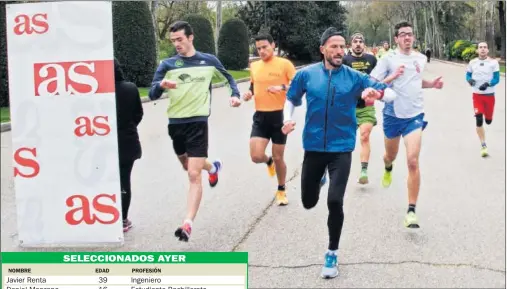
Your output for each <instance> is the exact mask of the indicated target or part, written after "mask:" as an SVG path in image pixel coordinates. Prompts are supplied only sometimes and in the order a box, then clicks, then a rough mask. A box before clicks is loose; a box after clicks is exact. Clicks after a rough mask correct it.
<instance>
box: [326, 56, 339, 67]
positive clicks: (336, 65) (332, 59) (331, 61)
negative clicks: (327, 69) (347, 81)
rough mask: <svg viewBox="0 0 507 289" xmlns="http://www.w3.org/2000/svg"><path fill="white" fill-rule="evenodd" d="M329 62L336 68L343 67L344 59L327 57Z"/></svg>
mask: <svg viewBox="0 0 507 289" xmlns="http://www.w3.org/2000/svg"><path fill="white" fill-rule="evenodd" d="M326 60H327V62H328V63H329V64H330V65H331V66H332V67H334V68H337V67H340V65H342V57H341V56H340V57H339V58H334V57H332V56H328V57H326ZM336 60H339V61H338V63H336Z"/></svg>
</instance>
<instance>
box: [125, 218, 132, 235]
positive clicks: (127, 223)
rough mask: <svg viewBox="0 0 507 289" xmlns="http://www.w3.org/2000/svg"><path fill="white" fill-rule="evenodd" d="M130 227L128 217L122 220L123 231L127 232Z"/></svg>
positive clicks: (130, 223)
mask: <svg viewBox="0 0 507 289" xmlns="http://www.w3.org/2000/svg"><path fill="white" fill-rule="evenodd" d="M132 227H133V225H132V222H131V221H130V220H129V219H125V220H123V233H126V232H128V231H129V230H130V229H132Z"/></svg>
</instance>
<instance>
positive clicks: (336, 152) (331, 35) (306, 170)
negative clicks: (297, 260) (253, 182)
mask: <svg viewBox="0 0 507 289" xmlns="http://www.w3.org/2000/svg"><path fill="white" fill-rule="evenodd" d="M320 45H321V46H320V52H321V53H322V54H323V55H324V61H323V62H321V63H316V64H313V65H310V66H308V67H306V68H304V69H302V70H300V71H298V72H297V73H296V75H295V77H294V79H293V80H292V83H291V86H290V89H289V91H288V92H287V101H286V102H285V107H284V126H283V128H282V131H283V132H284V133H285V134H288V133H290V132H291V131H293V130H294V126H295V122H294V121H293V120H292V114H293V112H294V107H295V106H300V105H301V104H302V98H303V95H304V94H306V105H307V110H306V123H305V126H304V131H303V147H304V150H305V154H304V160H303V170H302V173H301V197H302V201H303V206H304V207H305V209H311V208H313V207H314V206H315V205H316V204H317V201H318V200H319V194H320V188H321V186H320V181H321V178H322V176H323V175H324V171H325V170H326V168H327V170H328V172H329V179H330V183H329V192H328V200H327V205H328V209H329V216H328V221H327V225H328V230H329V246H328V251H327V253H326V254H325V262H324V267H323V268H322V273H321V276H322V277H323V278H334V277H336V276H338V260H337V259H338V258H337V250H338V243H339V241H340V235H341V231H342V226H343V197H344V194H345V189H346V186H347V181H348V178H349V173H350V166H351V159H352V151H353V150H354V148H355V145H356V129H357V120H356V104H357V101H358V95H361V97H362V98H363V99H364V100H365V102H366V103H369V104H371V103H372V102H374V101H375V100H383V101H386V102H390V101H392V100H394V98H395V97H396V94H395V93H394V91H393V90H391V89H389V88H388V87H387V85H386V84H384V83H381V82H377V81H376V80H374V79H372V78H370V77H369V76H368V75H367V74H364V73H361V72H359V71H356V70H354V69H352V68H350V67H348V66H345V65H342V61H343V57H344V54H345V38H344V37H343V36H342V34H341V33H340V32H339V31H337V30H336V28H334V27H331V28H328V29H327V30H326V31H325V32H324V33H323V34H322V36H321V39H320Z"/></svg>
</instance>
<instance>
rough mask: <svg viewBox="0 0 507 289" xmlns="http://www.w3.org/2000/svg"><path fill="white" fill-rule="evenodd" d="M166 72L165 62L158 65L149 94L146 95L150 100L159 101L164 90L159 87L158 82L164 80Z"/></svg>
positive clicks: (167, 68) (167, 67) (167, 69)
mask: <svg viewBox="0 0 507 289" xmlns="http://www.w3.org/2000/svg"><path fill="white" fill-rule="evenodd" d="M167 71H169V66H168V65H167V64H166V63H165V62H162V63H160V65H159V66H158V68H157V71H156V72H155V76H154V77H153V81H152V82H151V88H150V92H149V93H148V96H149V97H150V99H151V100H156V99H159V98H160V97H161V96H162V93H163V92H164V89H163V88H162V87H160V82H161V81H162V80H163V79H164V77H165V74H166V73H167Z"/></svg>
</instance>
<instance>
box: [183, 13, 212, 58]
mask: <svg viewBox="0 0 507 289" xmlns="http://www.w3.org/2000/svg"><path fill="white" fill-rule="evenodd" d="M182 20H183V21H186V22H188V23H189V24H190V26H192V28H193V30H194V47H195V49H196V50H197V51H200V52H204V53H209V54H213V55H216V52H215V38H214V34H213V27H211V22H209V20H208V19H206V18H205V17H203V16H201V15H197V14H189V15H186V16H185V17H183V19H182Z"/></svg>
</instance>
